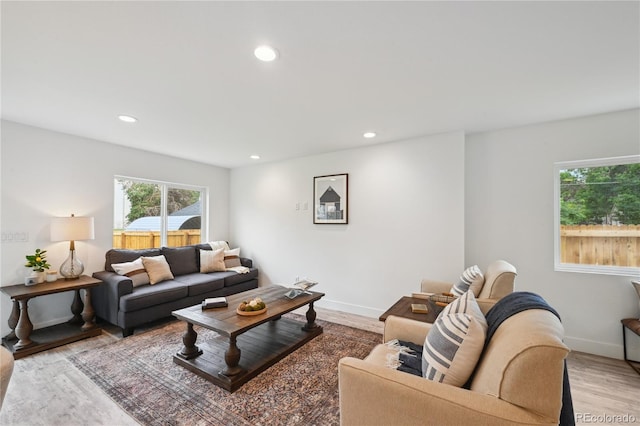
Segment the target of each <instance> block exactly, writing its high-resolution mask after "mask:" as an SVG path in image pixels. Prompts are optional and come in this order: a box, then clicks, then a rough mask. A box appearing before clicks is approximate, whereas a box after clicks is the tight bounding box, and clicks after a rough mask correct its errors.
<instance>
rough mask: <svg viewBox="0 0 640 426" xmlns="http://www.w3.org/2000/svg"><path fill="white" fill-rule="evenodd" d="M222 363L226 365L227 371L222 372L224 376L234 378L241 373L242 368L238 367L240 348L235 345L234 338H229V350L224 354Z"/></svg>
mask: <svg viewBox="0 0 640 426" xmlns="http://www.w3.org/2000/svg"><path fill="white" fill-rule="evenodd" d="M224 362H226V363H227V369H226V370H225V371H223V372H222V374H224V375H225V376H227V377H228V376H235V375H236V374H238V373H240V372H242V371H243V370H242V368H240V367H238V364H239V363H240V348H238V345H237V344H236V337H235V336H231V337H230V338H229V349H227V351H226V352H225V353H224Z"/></svg>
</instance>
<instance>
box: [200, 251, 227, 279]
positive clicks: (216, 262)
mask: <svg viewBox="0 0 640 426" xmlns="http://www.w3.org/2000/svg"><path fill="white" fill-rule="evenodd" d="M226 270H227V267H226V266H225V265H224V248H219V249H217V250H200V272H202V273H203V274H206V273H207V272H221V271H226Z"/></svg>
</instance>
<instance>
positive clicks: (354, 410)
mask: <svg viewBox="0 0 640 426" xmlns="http://www.w3.org/2000/svg"><path fill="white" fill-rule="evenodd" d="M338 378H339V379H338V380H339V385H338V386H339V391H340V424H341V425H342V426H351V425H367V426H375V425H390V424H402V425H424V424H425V423H429V424H437V425H460V424H473V425H513V424H556V423H557V419H556V420H555V421H556V423H554V421H553V419H548V418H544V417H541V416H539V415H536V414H534V413H532V412H529V411H527V410H525V409H523V408H520V407H518V406H515V405H513V404H510V403H508V402H506V401H503V400H500V399H498V398H496V397H493V396H489V395H485V394H481V393H478V392H473V391H470V390H467V389H462V388H457V387H454V386H450V385H445V384H442V383H436V382H432V381H430V380H426V379H424V378H422V377H419V376H414V375H411V374H408V373H404V372H401V371H398V370H394V369H391V368H388V367H384V366H380V365H375V364H372V363H370V362H367V361H364V360H360V359H356V358H349V357H347V358H342V359H341V360H340V362H339V364H338Z"/></svg>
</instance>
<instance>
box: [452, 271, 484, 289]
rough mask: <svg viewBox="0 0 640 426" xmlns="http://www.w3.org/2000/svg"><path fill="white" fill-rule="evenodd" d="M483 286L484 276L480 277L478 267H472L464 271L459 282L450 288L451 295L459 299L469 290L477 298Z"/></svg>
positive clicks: (480, 273) (480, 272)
mask: <svg viewBox="0 0 640 426" xmlns="http://www.w3.org/2000/svg"><path fill="white" fill-rule="evenodd" d="M483 285H484V275H482V271H481V270H480V268H478V265H473V266H470V267H468V268H467V269H465V270H464V272H463V273H462V275H461V276H460V280H458V282H457V283H455V284H454V285H453V287H451V293H452V294H453V295H454V296H456V297H460V296H461V295H462V293H464V292H465V291H467V290H471V291H472V292H473V295H474V296H475V297H478V295H479V294H480V290H482V286H483Z"/></svg>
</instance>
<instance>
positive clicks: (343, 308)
mask: <svg viewBox="0 0 640 426" xmlns="http://www.w3.org/2000/svg"><path fill="white" fill-rule="evenodd" d="M315 306H317V307H319V308H325V309H331V310H334V311H340V312H346V313H349V314H355V315H362V316H363V317H369V318H378V317H380V315H382V314H383V313H384V310H381V309H374V308H370V307H368V306H361V305H353V304H351V303H344V302H337V301H335V300H326V299H320V300H318V301H317V302H316V304H315Z"/></svg>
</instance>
